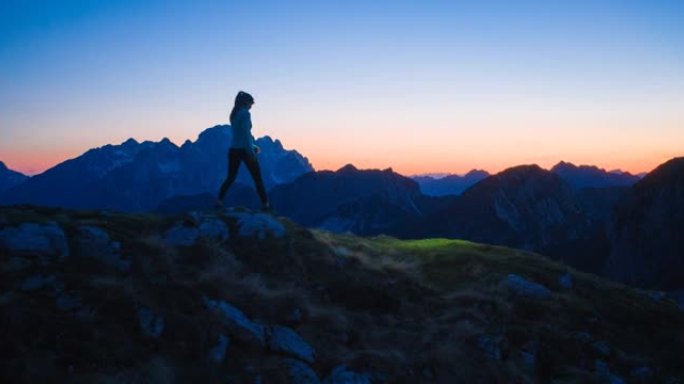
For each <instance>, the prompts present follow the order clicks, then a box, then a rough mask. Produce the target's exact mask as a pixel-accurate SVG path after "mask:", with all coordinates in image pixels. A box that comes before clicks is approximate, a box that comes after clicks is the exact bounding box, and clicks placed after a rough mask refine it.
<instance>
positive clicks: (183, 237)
mask: <svg viewBox="0 0 684 384" xmlns="http://www.w3.org/2000/svg"><path fill="white" fill-rule="evenodd" d="M198 237H199V230H198V229H197V228H193V227H187V226H184V225H181V224H178V225H176V226H174V227H173V228H171V229H169V230H168V231H166V234H165V235H164V241H165V242H166V244H167V245H170V246H172V247H177V246H181V247H191V246H193V245H195V241H197V238H198Z"/></svg>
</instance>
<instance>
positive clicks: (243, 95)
mask: <svg viewBox="0 0 684 384" xmlns="http://www.w3.org/2000/svg"><path fill="white" fill-rule="evenodd" d="M250 104H254V98H253V97H252V95H250V94H249V93H247V92H242V91H240V92H238V94H237V96H235V105H234V106H233V110H232V111H231V112H230V124H231V125H233V124H234V120H235V114H236V113H237V111H238V110H240V108H242V107H246V106H248V105H250Z"/></svg>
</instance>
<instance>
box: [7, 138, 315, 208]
mask: <svg viewBox="0 0 684 384" xmlns="http://www.w3.org/2000/svg"><path fill="white" fill-rule="evenodd" d="M230 140H231V130H230V126H227V125H218V126H215V127H213V128H208V129H206V130H204V131H203V132H202V133H200V135H199V137H198V139H197V141H195V142H191V141H189V140H187V141H186V142H185V143H184V144H183V145H182V146H180V147H178V146H176V145H175V144H173V143H172V142H171V141H170V140H169V139H166V138H165V139H164V140H162V141H160V142H158V143H156V142H151V141H145V142H143V143H138V142H137V141H135V140H133V139H129V140H127V141H125V142H124V143H122V144H120V145H105V146H103V147H100V148H94V149H91V150H89V151H87V152H86V153H84V154H83V155H81V156H79V157H77V158H75V159H71V160H67V161H65V162H63V163H61V164H58V165H57V166H55V167H53V168H51V169H49V170H47V171H45V172H43V173H42V174H40V175H36V176H33V177H31V178H30V179H28V180H27V181H26V182H24V183H22V184H20V185H18V186H16V187H14V188H11V189H9V190H7V191H5V193H3V194H2V195H0V203H3V204H17V203H30V204H37V205H46V206H58V207H68V208H87V209H116V210H122V211H145V210H151V209H153V208H154V207H156V206H157V205H158V204H160V203H161V202H162V201H163V200H165V199H167V198H170V197H173V196H177V195H192V194H199V193H212V194H215V193H216V192H217V191H218V188H219V186H220V184H221V182H223V180H224V178H225V177H226V173H227V152H228V147H229V145H230ZM256 143H257V145H259V146H260V147H261V148H262V153H261V154H260V156H259V161H260V163H261V168H262V175H263V178H264V183H265V184H266V186H267V187H269V188H270V187H272V186H274V185H277V184H280V183H285V182H289V181H291V180H293V179H295V178H296V177H298V176H299V175H301V174H303V173H305V172H309V171H311V170H312V167H311V164H309V162H308V160H307V159H306V158H305V157H303V156H302V155H300V154H299V153H297V152H296V151H292V150H285V149H284V148H283V146H282V144H281V143H280V141H278V140H275V141H273V140H272V139H271V138H270V137H268V136H266V137H263V138H260V139H258V140H257V141H256ZM238 181H239V182H242V183H250V184H251V182H252V181H251V179H250V178H249V175H248V173H247V172H241V173H240V174H239V175H238Z"/></svg>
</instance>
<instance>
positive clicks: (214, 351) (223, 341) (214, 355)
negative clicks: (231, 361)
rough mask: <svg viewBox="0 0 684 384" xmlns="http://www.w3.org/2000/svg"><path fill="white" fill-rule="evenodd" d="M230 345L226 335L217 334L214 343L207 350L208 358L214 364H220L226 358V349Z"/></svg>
mask: <svg viewBox="0 0 684 384" xmlns="http://www.w3.org/2000/svg"><path fill="white" fill-rule="evenodd" d="M228 345H230V340H229V339H228V336H226V335H219V337H218V341H217V342H216V345H214V346H213V347H212V348H211V349H210V350H209V360H211V361H213V362H214V363H216V364H221V363H222V362H223V360H224V359H225V358H226V351H227V350H228Z"/></svg>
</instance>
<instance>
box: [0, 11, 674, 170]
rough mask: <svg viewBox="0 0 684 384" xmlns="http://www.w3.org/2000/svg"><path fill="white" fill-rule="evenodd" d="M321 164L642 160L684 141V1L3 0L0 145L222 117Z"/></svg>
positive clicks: (58, 151)
mask: <svg viewBox="0 0 684 384" xmlns="http://www.w3.org/2000/svg"><path fill="white" fill-rule="evenodd" d="M238 90H245V91H248V92H250V93H252V94H253V95H254V96H255V98H256V105H255V107H254V109H253V119H254V122H255V125H254V134H255V136H262V135H266V134H268V135H271V136H272V137H276V138H279V139H281V140H282V141H283V143H284V144H285V146H286V147H289V148H295V149H297V150H299V151H300V152H302V153H303V154H304V155H306V156H308V157H309V159H310V160H311V161H312V163H313V164H314V166H315V167H316V168H318V169H335V168H337V167H340V166H342V165H344V164H346V163H354V164H356V165H357V166H359V167H363V168H365V167H372V168H386V167H393V168H394V169H396V170H398V171H400V172H402V173H406V174H412V173H419V172H457V173H462V172H465V171H467V170H468V169H470V168H476V167H477V168H486V169H488V170H490V171H497V170H500V169H503V168H505V167H507V166H511V165H516V164H522V163H538V164H540V165H542V166H550V165H553V164H554V163H555V162H557V161H559V160H566V161H572V162H575V163H593V164H596V165H599V166H603V167H606V168H618V167H619V168H623V169H628V170H632V171H634V172H641V171H644V170H648V169H651V168H652V167H653V166H655V165H657V164H659V163H662V162H664V161H665V160H667V159H669V158H671V157H673V156H677V155H680V156H681V155H683V154H684V112H683V111H684V2H681V1H429V0H428V1H373V2H370V1H315V2H314V1H311V2H304V1H251V2H231V1H228V2H218V1H196V2H187V1H184V2H180V1H146V2H140V1H116V2H111V1H59V2H57V1H54V2H53V1H41V2H36V1H14V0H10V1H7V0H5V1H3V2H2V4H1V5H0V160H3V161H5V163H6V164H7V165H8V166H10V167H11V168H15V169H18V170H20V171H23V172H27V173H36V172H40V171H42V170H44V169H45V168H48V167H49V166H52V165H55V164H56V163H58V162H60V161H63V160H66V159H68V158H72V157H76V156H78V155H80V154H81V153H83V152H84V151H85V150H87V149H88V148H91V147H96V146H101V145H104V144H107V143H120V142H122V141H124V140H125V139H127V138H128V137H134V138H136V139H138V140H140V141H142V140H160V139H161V138H163V137H169V138H170V139H171V140H172V141H174V142H176V143H177V144H181V143H182V142H183V141H185V140H186V139H190V140H195V138H196V137H197V135H198V134H199V132H201V130H203V129H204V128H207V127H210V126H213V125H215V124H221V123H225V122H226V120H227V115H228V112H229V109H230V106H231V102H232V100H233V97H234V95H235V93H236V92H237V91H238Z"/></svg>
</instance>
